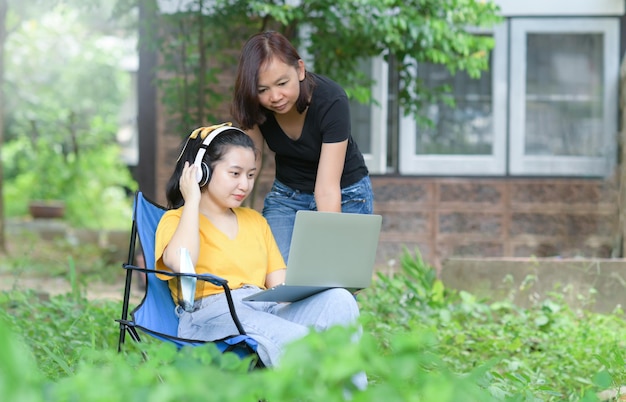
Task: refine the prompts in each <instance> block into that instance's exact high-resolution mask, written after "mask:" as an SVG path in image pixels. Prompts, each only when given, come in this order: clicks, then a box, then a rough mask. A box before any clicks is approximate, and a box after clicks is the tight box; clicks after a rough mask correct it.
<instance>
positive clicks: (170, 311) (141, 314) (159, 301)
mask: <svg viewBox="0 0 626 402" xmlns="http://www.w3.org/2000/svg"><path fill="white" fill-rule="evenodd" d="M165 212H166V208H164V207H162V206H160V205H158V204H157V203H155V202H153V201H151V200H149V199H147V198H146V197H145V196H144V194H143V193H142V192H140V191H138V192H137V193H136V194H135V200H134V203H133V223H132V229H131V237H130V243H129V251H128V259H127V262H126V263H124V264H123V265H122V266H123V268H124V269H126V281H125V288H124V299H123V303H122V315H121V318H120V319H118V320H116V321H117V322H118V323H119V324H120V337H119V342H118V351H120V352H121V350H122V346H123V344H124V343H125V338H126V335H127V334H128V335H129V336H130V337H131V338H132V339H133V340H134V341H137V342H141V337H140V335H139V331H141V332H143V333H145V334H148V335H150V336H152V337H154V338H156V339H159V340H161V341H164V342H171V343H173V344H174V345H176V347H178V348H179V349H180V348H182V347H184V346H200V345H204V344H206V343H207V342H206V341H201V340H194V339H184V338H179V337H178V336H177V333H178V317H177V316H176V314H175V308H176V304H175V302H174V300H173V299H172V296H171V293H170V290H169V287H168V284H167V282H166V281H163V280H160V279H159V278H157V277H156V273H157V272H158V273H163V274H165V275H169V276H184V275H186V274H178V273H173V272H169V271H167V272H166V271H157V270H155V260H154V247H155V232H156V228H157V226H158V224H159V221H160V220H161V217H162V216H163V214H164V213H165ZM137 240H138V241H139V243H140V245H141V249H142V251H143V256H144V261H145V268H144V267H138V266H136V265H134V261H135V254H136V252H137V247H136V246H137V243H136V242H137ZM133 272H142V273H145V274H146V286H145V293H144V297H143V300H142V301H141V303H140V304H139V305H137V307H136V308H135V309H134V310H132V311H131V312H130V317H129V309H130V293H131V289H132V279H133ZM187 275H190V276H194V277H196V278H197V280H198V281H201V280H204V281H209V282H211V283H213V284H215V285H217V286H222V287H223V288H224V292H225V293H226V298H227V301H228V305H229V308H230V313H231V316H232V318H233V321H234V322H235V325H236V326H237V328H238V330H239V333H238V334H233V335H232V336H230V337H228V338H225V339H221V340H219V341H213V342H212V343H214V344H215V345H216V346H217V347H218V349H219V350H220V351H222V352H234V353H236V354H237V355H239V356H240V357H245V356H249V355H251V354H252V355H256V350H257V345H258V344H257V342H256V341H255V340H254V339H253V338H251V337H250V336H248V335H247V334H246V333H245V331H244V330H243V327H242V326H241V323H240V322H239V319H238V317H237V313H236V311H235V307H234V304H233V302H232V298H231V295H230V289H229V287H228V282H227V281H226V280H225V279H222V278H219V277H217V276H214V275H206V274H204V275H191V274H187ZM138 330H139V331H138ZM256 364H257V366H261V365H262V364H261V362H260V360H259V359H258V356H257V359H256Z"/></svg>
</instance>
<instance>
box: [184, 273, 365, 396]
mask: <svg viewBox="0 0 626 402" xmlns="http://www.w3.org/2000/svg"><path fill="white" fill-rule="evenodd" d="M260 290H261V289H260V288H258V287H256V286H251V285H245V286H244V287H242V288H239V289H234V290H233V291H232V297H233V303H234V306H235V310H236V311H237V315H238V317H239V320H240V321H241V325H242V326H243V328H244V330H245V331H246V333H247V334H248V335H250V336H251V337H252V338H254V339H255V340H256V341H257V342H258V343H259V347H258V350H257V352H258V354H259V357H260V358H261V360H262V361H263V363H264V364H265V365H267V366H275V365H276V364H277V363H278V361H279V359H280V356H281V355H282V353H283V351H284V348H285V346H286V345H287V344H288V343H290V342H293V341H295V340H297V339H299V338H302V337H303V336H305V335H306V334H308V333H309V331H310V329H313V330H315V331H317V332H321V331H325V330H327V329H328V328H330V327H332V326H335V325H344V326H350V325H356V324H357V323H358V318H359V306H358V304H357V302H356V299H355V298H354V296H353V295H352V294H351V293H350V292H348V291H347V290H345V289H341V288H334V289H328V290H325V291H323V292H321V293H317V294H315V295H313V296H310V297H307V298H306V299H302V300H300V301H297V302H293V303H274V302H248V301H243V300H242V299H243V298H244V297H246V296H249V295H252V294H254V293H257V292H259V291H260ZM176 314H177V315H178V317H179V323H178V336H179V337H182V338H188V339H202V340H208V341H212V340H215V339H222V338H224V337H226V336H229V335H233V334H236V333H237V328H236V327H235V324H234V323H233V320H232V318H231V316H230V314H229V309H228V303H226V297H225V295H224V293H218V294H216V295H212V296H208V297H205V298H204V299H200V300H196V302H195V304H194V309H193V311H189V312H187V311H184V310H183V309H181V308H177V309H176ZM358 336H359V333H357V334H355V340H356V339H358ZM356 377H357V378H355V380H354V382H355V385H357V386H358V387H359V388H361V387H362V386H365V385H366V384H367V378H366V377H365V375H364V374H360V375H359V376H356Z"/></svg>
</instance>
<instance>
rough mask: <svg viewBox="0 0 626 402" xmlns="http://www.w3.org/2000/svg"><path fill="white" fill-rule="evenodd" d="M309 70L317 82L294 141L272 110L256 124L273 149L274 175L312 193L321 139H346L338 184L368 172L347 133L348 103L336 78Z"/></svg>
mask: <svg viewBox="0 0 626 402" xmlns="http://www.w3.org/2000/svg"><path fill="white" fill-rule="evenodd" d="M307 74H312V75H313V77H314V78H315V82H316V83H317V86H316V87H315V90H314V91H313V95H312V97H311V104H310V105H309V109H308V110H307V114H306V117H305V120H304V127H303V128H302V134H301V136H300V138H299V139H298V140H296V141H294V140H292V139H291V138H289V137H288V136H287V135H286V134H285V133H284V132H283V130H282V129H281V128H280V126H279V124H278V122H277V121H276V118H275V117H274V115H273V114H272V113H268V114H267V120H266V121H265V123H263V124H262V125H260V126H259V129H260V130H261V133H262V134H263V137H264V138H265V141H266V142H267V145H268V146H269V148H270V149H271V150H272V151H274V153H275V160H276V179H278V180H279V181H280V182H281V183H283V184H286V185H287V186H289V187H291V188H293V189H296V190H300V191H303V192H308V193H312V192H313V190H314V188H315V177H316V176H317V166H318V163H319V159H320V153H321V151H322V143H334V142H341V141H344V140H346V139H347V140H348V149H347V151H346V160H345V164H344V168H343V173H342V175H341V188H344V187H347V186H349V185H351V184H354V183H356V182H357V181H359V180H361V179H362V178H363V177H365V176H367V174H368V171H367V166H365V161H364V160H363V155H362V154H361V151H359V148H358V146H357V144H356V142H354V139H353V138H352V135H351V134H350V103H349V102H348V97H347V95H346V93H345V91H344V90H343V88H341V87H340V86H339V84H337V83H336V82H334V81H332V80H330V79H329V78H326V77H324V76H321V75H317V74H313V73H310V72H307Z"/></svg>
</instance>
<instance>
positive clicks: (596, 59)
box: [524, 33, 604, 157]
mask: <svg viewBox="0 0 626 402" xmlns="http://www.w3.org/2000/svg"><path fill="white" fill-rule="evenodd" d="M602 50H603V36H602V34H599V33H598V34H590V33H584V34H545V33H542V34H539V33H538V34H528V36H527V54H526V60H527V72H526V74H527V75H526V132H525V150H524V151H525V154H526V155H553V156H590V157H598V156H602V146H603V143H604V135H603V132H604V121H603V116H604V110H603V97H604V93H603V84H602V83H603V71H604V66H603V55H602Z"/></svg>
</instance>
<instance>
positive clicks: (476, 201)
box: [157, 131, 622, 270]
mask: <svg viewBox="0 0 626 402" xmlns="http://www.w3.org/2000/svg"><path fill="white" fill-rule="evenodd" d="M159 135H160V138H161V140H162V141H163V144H164V146H160V147H158V148H159V152H160V154H159V156H158V158H159V160H160V161H161V162H160V163H157V166H160V167H161V170H162V171H163V173H159V174H158V175H157V177H158V178H159V183H158V185H157V187H158V190H157V194H159V195H160V198H159V200H158V201H159V202H162V203H164V202H165V200H164V198H165V197H164V196H163V194H164V192H165V183H166V181H167V178H168V177H169V174H170V173H171V170H170V169H169V168H168V169H166V167H171V166H173V161H174V160H175V158H176V156H177V155H178V147H177V145H178V144H177V142H178V140H177V141H175V142H173V141H171V139H172V138H171V136H167V135H166V134H164V133H163V132H162V131H160V134H159ZM265 153H266V154H265V157H264V167H263V169H262V172H261V176H260V177H259V180H258V182H257V184H256V193H255V195H254V202H253V204H251V206H253V207H254V208H255V209H257V210H258V211H261V209H262V207H263V197H264V195H265V194H266V193H267V191H268V190H269V188H270V186H271V183H272V180H273V169H274V166H273V156H272V154H271V152H270V151H269V150H267V149H266V150H265ZM166 171H167V174H166ZM372 185H373V189H374V197H375V202H374V212H375V213H377V214H381V215H382V216H383V227H382V232H381V239H380V243H379V248H378V253H377V265H378V268H379V269H381V270H388V269H389V270H394V269H396V268H398V266H399V260H400V256H401V255H402V253H403V251H404V250H405V249H406V250H408V251H409V252H411V253H412V254H413V253H414V252H415V250H416V249H417V250H419V252H420V253H421V254H422V257H423V258H424V260H425V261H426V262H427V263H429V264H432V265H433V266H435V267H436V268H437V269H440V268H441V265H442V263H443V261H444V260H445V259H447V258H451V257H532V256H535V257H562V258H570V257H588V258H589V257H596V258H610V257H612V256H619V255H621V241H622V239H621V237H620V232H619V229H620V225H619V208H618V193H619V191H618V188H619V186H618V184H617V180H615V179H613V178H608V179H564V178H556V179H555V178H523V179H520V178H427V177H407V176H389V175H373V176H372Z"/></svg>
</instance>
